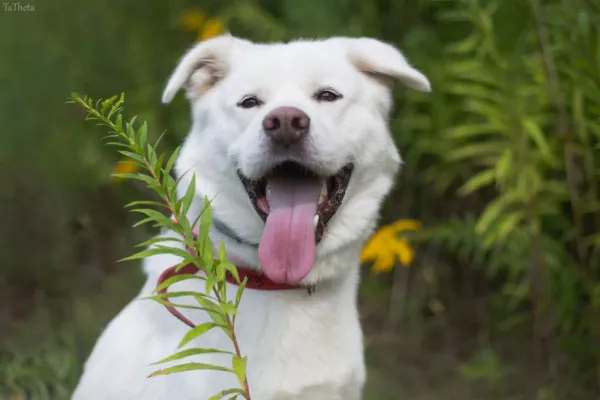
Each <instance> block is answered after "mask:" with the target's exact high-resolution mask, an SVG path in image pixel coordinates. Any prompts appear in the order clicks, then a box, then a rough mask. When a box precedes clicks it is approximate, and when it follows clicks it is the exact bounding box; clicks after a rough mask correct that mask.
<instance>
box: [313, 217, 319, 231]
mask: <svg viewBox="0 0 600 400" xmlns="http://www.w3.org/2000/svg"><path fill="white" fill-rule="evenodd" d="M318 224H319V216H318V215H315V219H313V225H314V227H315V228H316V227H317V225H318Z"/></svg>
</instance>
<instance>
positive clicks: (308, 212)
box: [258, 178, 321, 283]
mask: <svg viewBox="0 0 600 400" xmlns="http://www.w3.org/2000/svg"><path fill="white" fill-rule="evenodd" d="M320 192H321V184H320V182H319V181H318V180H316V179H308V178H306V179H285V180H282V179H276V178H273V179H270V180H269V181H268V182H267V200H268V201H269V207H270V212H269V216H268V217H267V222H266V224H265V230H264V232H263V235H262V238H261V240H260V244H259V246H258V258H259V259H260V262H261V264H262V268H263V271H264V272H265V274H266V275H267V276H268V277H269V278H270V279H271V280H272V281H274V282H278V283H282V282H288V283H297V282H300V281H301V280H302V279H303V278H304V277H305V276H306V275H307V274H308V273H309V272H310V269H311V268H312V266H313V264H314V263H315V253H316V245H315V229H314V224H313V220H314V218H315V215H316V213H317V203H318V201H319V195H320Z"/></svg>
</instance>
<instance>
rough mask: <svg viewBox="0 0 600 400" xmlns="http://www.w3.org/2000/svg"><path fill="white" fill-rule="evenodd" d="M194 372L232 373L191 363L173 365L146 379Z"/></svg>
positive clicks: (210, 366) (223, 368)
mask: <svg viewBox="0 0 600 400" xmlns="http://www.w3.org/2000/svg"><path fill="white" fill-rule="evenodd" d="M196 370H213V371H225V372H233V371H232V370H231V368H226V367H221V366H219V365H211V364H204V363H196V362H192V363H186V364H180V365H175V366H173V367H169V368H165V369H160V370H158V371H154V372H153V373H151V374H150V375H148V377H149V378H150V377H153V376H158V375H168V374H172V373H175V372H185V371H196Z"/></svg>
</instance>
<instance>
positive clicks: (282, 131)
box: [263, 107, 310, 146]
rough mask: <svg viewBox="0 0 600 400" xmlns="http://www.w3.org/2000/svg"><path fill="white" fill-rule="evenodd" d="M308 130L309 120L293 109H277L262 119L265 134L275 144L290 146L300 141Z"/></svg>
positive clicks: (300, 111)
mask: <svg viewBox="0 0 600 400" xmlns="http://www.w3.org/2000/svg"><path fill="white" fill-rule="evenodd" d="M309 128H310V118H309V117H308V115H306V113H304V112H303V111H302V110H299V109H298V108H295V107H279V108H276V109H274V110H273V111H271V112H270V113H269V114H267V116H266V117H265V119H263V129H264V131H265V134H266V135H267V136H268V137H270V138H271V140H272V141H273V142H275V143H278V144H281V145H284V146H290V145H292V144H294V143H297V142H299V141H300V140H302V139H303V138H304V137H305V136H306V135H307V134H308V130H309Z"/></svg>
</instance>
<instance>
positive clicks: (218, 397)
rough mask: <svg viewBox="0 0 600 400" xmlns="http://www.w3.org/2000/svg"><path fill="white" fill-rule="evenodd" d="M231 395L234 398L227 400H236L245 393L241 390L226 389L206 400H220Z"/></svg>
mask: <svg viewBox="0 0 600 400" xmlns="http://www.w3.org/2000/svg"><path fill="white" fill-rule="evenodd" d="M232 394H235V396H233V397H230V398H229V400H232V399H234V400H235V399H237V397H238V395H242V396H245V395H246V393H245V392H244V391H243V390H242V389H227V390H223V391H221V392H219V393H217V394H215V395H214V396H210V397H209V398H208V400H221V399H222V398H223V397H225V396H229V395H232Z"/></svg>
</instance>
